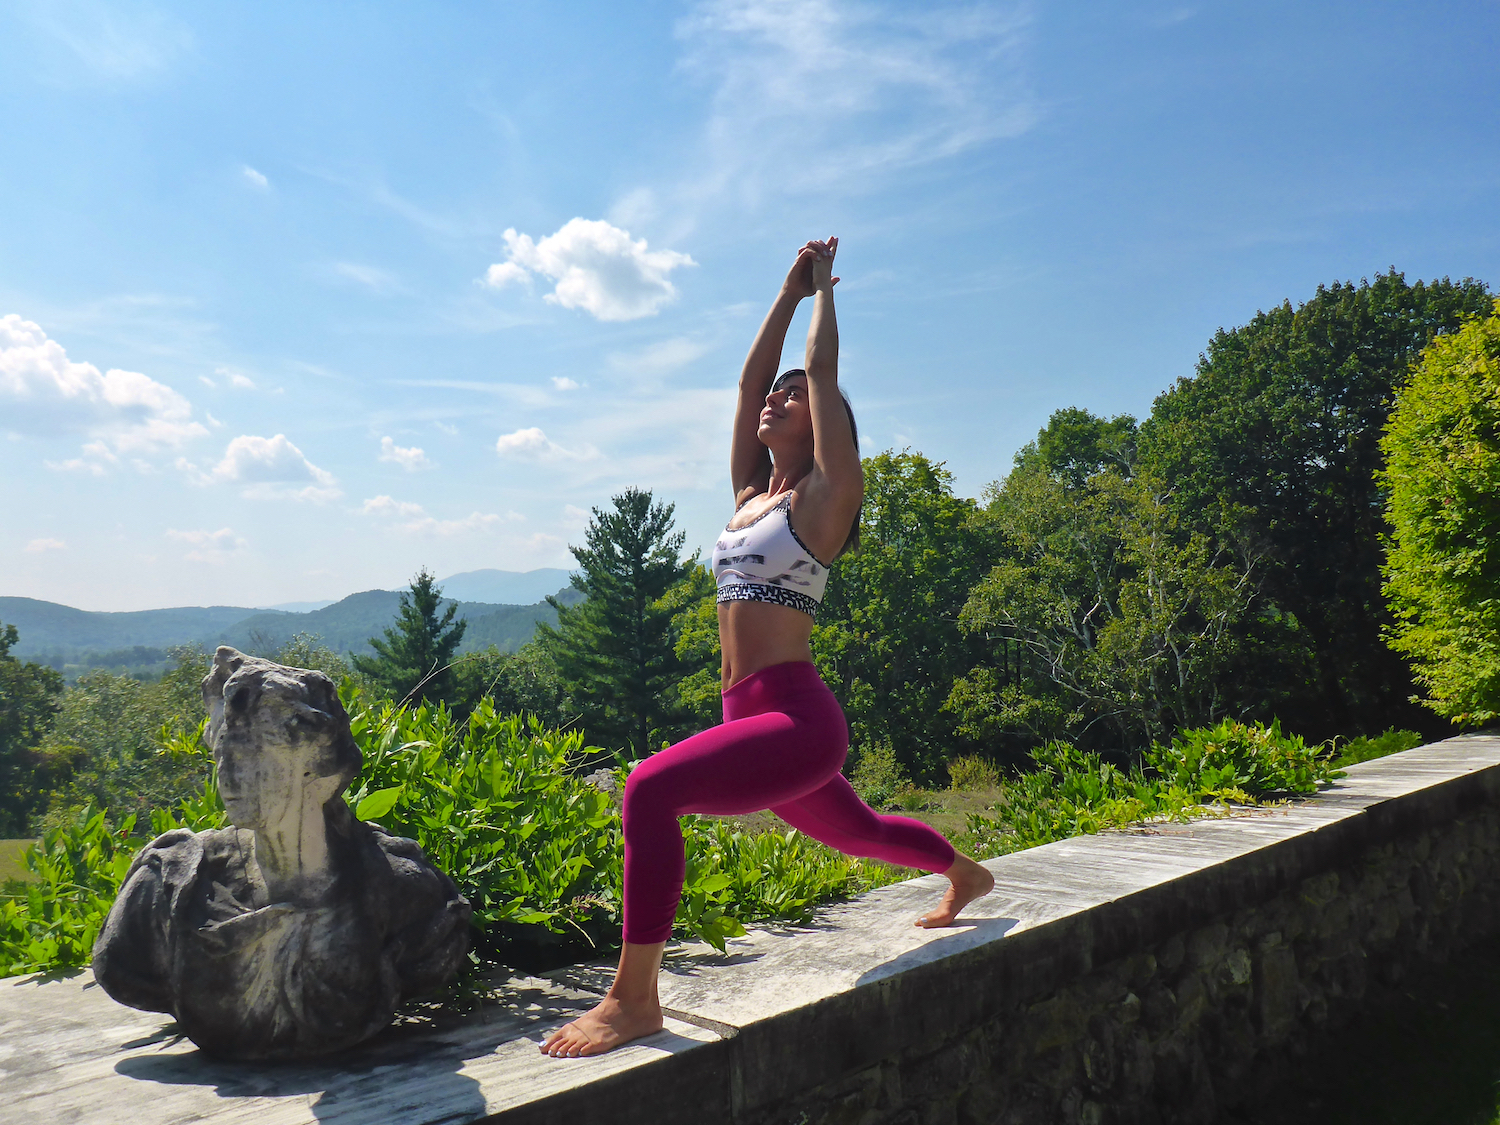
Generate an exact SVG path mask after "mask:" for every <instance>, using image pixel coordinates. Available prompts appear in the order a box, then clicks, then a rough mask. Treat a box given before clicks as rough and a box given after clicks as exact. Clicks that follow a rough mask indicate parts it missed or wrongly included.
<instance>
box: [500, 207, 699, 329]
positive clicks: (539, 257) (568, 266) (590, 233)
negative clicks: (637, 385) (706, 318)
mask: <svg viewBox="0 0 1500 1125" xmlns="http://www.w3.org/2000/svg"><path fill="white" fill-rule="evenodd" d="M505 247H506V257H507V258H508V260H507V261H505V262H498V263H496V264H495V265H492V266H491V267H490V268H489V271H488V272H487V273H486V274H485V278H484V281H485V284H487V285H489V286H492V287H494V288H497V289H498V288H501V287H503V286H505V285H507V284H509V283H510V282H512V281H521V280H525V279H527V278H528V276H529V273H539V274H542V275H543V276H545V277H547V278H548V279H550V280H551V281H553V282H555V283H556V284H555V287H554V289H553V291H552V292H551V293H548V294H547V295H546V300H548V301H551V302H552V303H553V304H556V305H561V306H562V307H563V308H565V309H583V310H584V311H585V312H587V313H590V314H592V315H593V316H594V317H595V318H596V319H598V320H637V319H639V318H641V317H643V316H654V315H655V314H656V313H657V312H658V311H659V310H660V309H661V307H662V306H663V305H665V304H667V303H668V302H670V301H672V300H674V299H676V297H677V287H676V286H674V285H673V284H672V282H671V281H670V280H668V276H667V275H668V274H670V273H671V272H672V271H673V270H675V269H677V268H679V267H680V266H691V265H695V264H696V263H695V262H694V261H693V259H692V258H690V257H688V256H687V255H686V254H681V253H679V252H677V251H676V250H650V249H648V248H647V246H646V240H645V239H644V238H642V239H639V240H637V241H632V240H631V237H630V232H629V231H626V230H622V229H620V228H619V227H617V226H613V225H611V224H610V223H607V222H605V221H604V220H603V219H569V220H568V221H567V222H566V223H564V224H563V225H562V227H561V228H560V229H559V230H558V231H557V233H556V234H549V235H546V236H545V237H543V238H542V239H541V240H540V241H533V240H532V238H531V236H530V235H529V234H517V233H516V232H515V230H514V229H511V230H507V231H506V232H505Z"/></svg>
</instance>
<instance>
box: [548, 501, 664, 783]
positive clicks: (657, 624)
mask: <svg viewBox="0 0 1500 1125" xmlns="http://www.w3.org/2000/svg"><path fill="white" fill-rule="evenodd" d="M611 503H612V504H613V509H612V510H609V511H604V510H601V509H599V508H595V509H594V510H593V518H592V519H590V520H589V525H588V528H587V529H586V530H585V531H584V542H585V545H584V546H582V547H573V548H571V550H572V552H573V557H574V558H575V559H577V560H578V568H579V569H578V571H577V572H576V573H575V574H574V575H573V578H572V584H573V586H574V588H575V589H577V590H579V591H581V592H582V593H583V594H584V595H585V600H584V601H583V602H581V603H580V604H579V605H577V606H573V607H571V608H570V607H568V606H565V605H563V604H561V603H560V602H559V601H558V600H557V599H556V598H548V599H547V602H548V604H550V605H551V606H552V607H553V608H554V609H556V610H557V626H556V628H552V627H550V626H547V625H538V626H537V633H538V635H539V637H540V638H541V641H542V644H543V645H544V646H545V647H546V649H547V651H548V653H549V654H550V655H551V656H552V658H553V661H554V662H555V664H556V667H557V671H558V675H559V676H560V677H561V678H562V681H563V683H564V685H565V686H566V688H567V690H568V693H569V694H570V695H571V696H572V698H573V699H574V701H575V702H576V704H577V706H578V708H579V710H580V711H581V712H582V714H583V721H584V727H585V729H587V731H588V733H589V738H590V739H591V740H593V741H596V742H601V743H603V744H605V745H610V746H618V747H621V748H624V747H629V748H630V749H631V751H632V752H633V753H634V754H635V755H636V756H644V755H645V754H647V753H649V752H650V750H651V749H652V742H653V740H654V739H659V738H660V737H661V736H662V735H663V734H664V733H675V730H669V728H670V727H671V724H673V723H674V722H675V721H676V719H677V714H676V711H675V708H674V706H673V704H672V700H673V698H674V697H675V694H676V693H675V691H673V690H672V689H673V688H675V686H676V683H677V680H678V678H679V672H680V669H679V661H678V657H677V654H676V652H675V651H674V644H675V640H676V638H675V636H674V632H673V627H672V618H673V614H674V611H675V610H676V609H677V608H679V607H678V606H676V604H675V603H672V602H670V601H668V600H667V599H666V594H667V591H668V590H670V589H672V587H673V586H675V585H676V584H677V583H678V582H680V581H682V580H683V579H684V578H686V577H687V576H688V575H689V574H690V573H691V571H692V566H693V563H692V561H691V560H689V561H683V560H682V559H681V558H680V557H679V555H680V553H681V551H682V544H683V542H684V540H685V538H686V536H685V534H684V533H683V532H680V531H676V532H674V530H673V521H672V514H673V512H674V511H675V507H674V505H672V504H657V503H654V502H653V497H652V495H651V493H650V492H649V491H643V490H641V489H637V488H632V489H628V490H627V491H625V492H623V493H621V494H620V495H619V496H616V497H614V498H613V500H612V501H611Z"/></svg>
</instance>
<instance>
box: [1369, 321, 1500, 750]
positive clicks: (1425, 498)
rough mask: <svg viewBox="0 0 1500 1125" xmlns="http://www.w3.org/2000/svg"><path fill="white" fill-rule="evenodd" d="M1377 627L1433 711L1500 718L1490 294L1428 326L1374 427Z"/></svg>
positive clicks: (1499, 353)
mask: <svg viewBox="0 0 1500 1125" xmlns="http://www.w3.org/2000/svg"><path fill="white" fill-rule="evenodd" d="M1380 446H1381V450H1382V451H1383V452H1384V453H1385V457H1386V467H1385V469H1384V471H1383V472H1382V473H1381V474H1380V476H1381V481H1382V483H1384V485H1385V487H1386V490H1387V497H1388V499H1387V501H1386V518H1387V519H1388V520H1389V521H1390V524H1391V528H1392V531H1391V536H1390V539H1389V541H1388V542H1387V544H1386V546H1387V548H1388V550H1387V553H1386V564H1385V587H1384V591H1385V595H1386V598H1387V599H1388V601H1389V604H1390V607H1391V611H1392V613H1393V614H1394V615H1395V618H1396V621H1395V624H1394V625H1393V626H1392V627H1391V629H1390V630H1389V631H1388V634H1387V639H1388V641H1389V642H1390V645H1391V647H1392V648H1394V649H1396V651H1398V652H1401V653H1404V654H1405V655H1406V656H1408V657H1410V658H1411V661H1412V665H1413V671H1414V672H1415V674H1416V678H1417V680H1418V682H1419V683H1421V684H1422V686H1423V687H1425V688H1426V689H1427V692H1428V698H1427V700H1426V701H1425V702H1426V703H1427V705H1428V706H1429V707H1431V708H1432V709H1433V710H1434V711H1436V712H1437V713H1438V714H1440V715H1443V716H1446V717H1447V718H1450V719H1453V720H1454V721H1455V722H1459V723H1464V724H1475V725H1479V724H1484V723H1488V722H1491V721H1492V720H1494V719H1496V718H1500V597H1496V590H1500V301H1496V302H1495V306H1494V312H1493V315H1491V316H1488V317H1480V318H1476V319H1473V320H1470V321H1469V322H1468V323H1467V324H1465V325H1464V326H1463V327H1462V328H1461V329H1459V331H1457V332H1455V333H1453V334H1452V335H1450V336H1439V337H1438V338H1437V339H1435V340H1434V341H1433V342H1432V344H1431V345H1430V346H1429V347H1428V348H1427V350H1426V351H1425V352H1424V353H1423V355H1422V361H1421V362H1420V363H1419V364H1418V365H1417V366H1416V367H1415V368H1414V369H1413V370H1412V373H1411V376H1410V378H1409V379H1408V381H1407V384H1406V386H1405V387H1404V388H1403V389H1402V390H1401V392H1400V393H1399V394H1398V395H1397V398H1396V405H1395V409H1394V410H1392V412H1391V417H1390V421H1389V422H1388V423H1387V424H1386V428H1385V436H1384V437H1382V438H1381V442H1380Z"/></svg>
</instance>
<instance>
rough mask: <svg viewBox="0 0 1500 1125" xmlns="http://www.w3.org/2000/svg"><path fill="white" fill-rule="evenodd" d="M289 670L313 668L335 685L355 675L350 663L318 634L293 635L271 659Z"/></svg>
mask: <svg viewBox="0 0 1500 1125" xmlns="http://www.w3.org/2000/svg"><path fill="white" fill-rule="evenodd" d="M271 659H272V660H274V661H276V663H277V664H285V665H286V666H287V667H288V668H311V669H312V670H313V671H316V672H322V673H323V674H324V675H325V676H327V677H328V678H329V679H330V680H332V681H333V682H334V683H338V682H339V681H341V680H343V679H345V678H347V677H348V676H351V675H353V673H354V669H353V668H352V667H351V666H350V664H349V661H347V660H346V659H344V657H343V656H341V655H340V654H339V653H337V652H335V651H334V650H333V649H331V648H329V647H328V646H327V645H326V644H324V643H323V638H322V637H321V636H319V635H318V634H317V633H293V634H292V635H291V636H290V637H288V638H287V640H286V641H285V642H284V643H283V644H282V646H281V647H280V648H279V649H277V650H276V655H275V656H273V657H272V658H271Z"/></svg>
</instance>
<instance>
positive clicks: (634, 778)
mask: <svg viewBox="0 0 1500 1125" xmlns="http://www.w3.org/2000/svg"><path fill="white" fill-rule="evenodd" d="M676 790H677V786H676V785H675V784H674V782H673V779H672V774H671V771H670V770H666V769H662V768H660V767H659V766H658V765H657V763H656V762H654V761H651V760H647V761H645V762H642V763H641V764H640V765H638V766H636V768H635V769H633V770H631V771H630V776H629V777H628V778H627V779H626V781H625V793H624V796H622V797H621V798H620V814H621V816H622V817H624V818H626V819H629V818H630V816H631V814H632V813H633V814H635V815H636V816H637V817H640V816H643V815H644V816H648V817H649V816H651V815H652V814H653V813H655V814H658V815H660V814H663V813H665V814H668V815H671V814H672V813H673V811H674V808H673V806H674V804H675V800H674V798H675V795H676Z"/></svg>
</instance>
